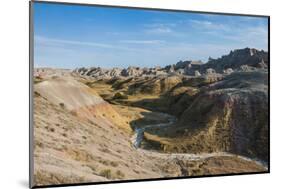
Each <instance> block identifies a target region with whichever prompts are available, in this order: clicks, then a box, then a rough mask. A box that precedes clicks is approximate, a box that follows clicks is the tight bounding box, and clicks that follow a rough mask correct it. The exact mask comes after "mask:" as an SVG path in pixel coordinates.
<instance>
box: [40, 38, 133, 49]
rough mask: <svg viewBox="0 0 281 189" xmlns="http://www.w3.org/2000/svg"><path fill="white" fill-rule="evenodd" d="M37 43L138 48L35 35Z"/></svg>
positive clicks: (62, 45)
mask: <svg viewBox="0 0 281 189" xmlns="http://www.w3.org/2000/svg"><path fill="white" fill-rule="evenodd" d="M35 44H38V45H43V46H52V47H66V48H70V47H75V46H88V47H97V48H105V49H114V50H125V51H134V50H136V49H133V48H127V47H122V46H118V45H114V44H109V43H97V42H85V41H75V40H65V39H54V38H48V37H43V36H35Z"/></svg>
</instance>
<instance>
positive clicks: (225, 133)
mask: <svg viewBox="0 0 281 189" xmlns="http://www.w3.org/2000/svg"><path fill="white" fill-rule="evenodd" d="M267 79H268V74H267V72H261V71H255V72H237V73H233V74H231V75H229V76H227V77H225V78H224V80H222V81H219V82H215V83H212V84H209V85H207V86H204V87H201V88H200V92H199V93H197V94H196V95H195V96H194V98H193V100H192V103H190V104H188V105H187V106H186V107H185V108H183V107H180V108H181V109H182V110H184V111H183V112H182V113H181V114H180V116H179V122H178V123H177V124H176V125H175V126H173V127H169V128H165V129H162V130H151V131H147V133H146V135H145V136H146V138H147V140H148V141H150V142H152V143H155V142H156V141H158V142H159V143H160V144H158V148H159V147H161V149H163V150H165V151H167V152H168V151H169V152H191V153H192V152H194V153H198V152H216V151H226V152H232V153H236V154H241V155H244V156H248V157H252V158H258V159H261V160H264V161H267V160H268V149H267V147H268V93H267V91H268V87H267V86H268V83H267V82H268V81H267ZM155 135H156V136H157V137H156V136H155ZM156 143H157V142H156Z"/></svg>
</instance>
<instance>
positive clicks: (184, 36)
mask: <svg viewBox="0 0 281 189" xmlns="http://www.w3.org/2000/svg"><path fill="white" fill-rule="evenodd" d="M267 24H268V23H267V18H262V17H245V16H226V15H214V14H198V13H186V12H184V13H183V12H170V11H169V12H167V11H165V12H163V11H156V10H140V9H122V8H108V7H92V6H78V5H75V6H73V5H71V6H70V5H62V4H46V3H35V6H34V61H35V67H59V68H76V67H82V66H84V67H96V66H100V67H106V68H111V67H128V66H140V67H154V66H165V65H168V64H174V63H176V62H178V61H179V60H202V61H206V60H207V59H208V57H209V56H211V57H213V58H217V57H220V56H221V55H224V54H227V53H229V51H230V50H233V49H238V48H245V47H251V48H257V49H263V50H266V51H267V45H268V44H267V43H268V32H267Z"/></svg>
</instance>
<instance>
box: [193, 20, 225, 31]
mask: <svg viewBox="0 0 281 189" xmlns="http://www.w3.org/2000/svg"><path fill="white" fill-rule="evenodd" d="M189 22H190V23H191V26H192V27H193V28H196V29H202V30H223V31H229V30H230V28H229V27H228V26H227V25H225V24H219V23H214V22H211V21H206V20H190V21H189Z"/></svg>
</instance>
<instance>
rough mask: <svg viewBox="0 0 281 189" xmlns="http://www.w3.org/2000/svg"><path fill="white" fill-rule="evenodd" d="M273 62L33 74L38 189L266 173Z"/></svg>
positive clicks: (260, 54)
mask: <svg viewBox="0 0 281 189" xmlns="http://www.w3.org/2000/svg"><path fill="white" fill-rule="evenodd" d="M268 66H269V63H268V53H267V52H265V51H262V50H261V51H260V50H257V49H252V48H245V49H238V50H233V51H231V52H230V53H229V54H227V55H223V56H222V57H220V58H217V59H213V58H209V60H208V61H207V62H201V61H193V60H188V61H179V62H177V63H171V65H167V66H165V67H157V66H155V67H150V68H143V67H128V68H110V69H106V68H101V67H94V65H93V67H89V68H84V67H83V68H76V69H74V70H70V69H55V68H34V94H33V96H34V101H33V103H34V110H33V111H34V142H33V144H34V175H35V176H34V181H35V185H37V186H40V185H51V184H65V183H69V184H71V183H83V182H104V181H116V180H135V179H151V178H171V177H189V176H203V175H218V174H220V175H221V174H232V173H253V172H267V171H268V161H269V159H268V157H269V154H268V153H269V149H268V142H269V141H268V136H269V120H268V117H269V115H268Z"/></svg>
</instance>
